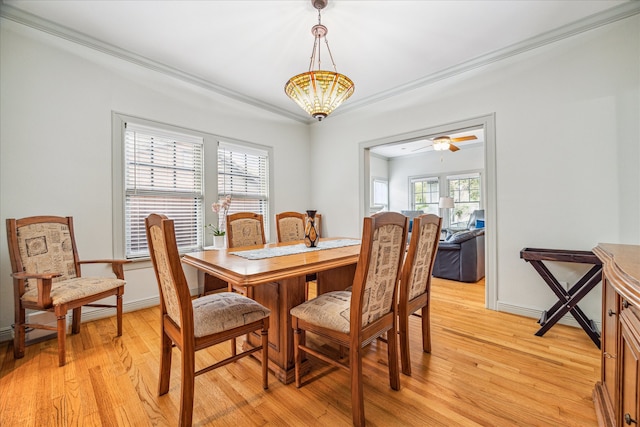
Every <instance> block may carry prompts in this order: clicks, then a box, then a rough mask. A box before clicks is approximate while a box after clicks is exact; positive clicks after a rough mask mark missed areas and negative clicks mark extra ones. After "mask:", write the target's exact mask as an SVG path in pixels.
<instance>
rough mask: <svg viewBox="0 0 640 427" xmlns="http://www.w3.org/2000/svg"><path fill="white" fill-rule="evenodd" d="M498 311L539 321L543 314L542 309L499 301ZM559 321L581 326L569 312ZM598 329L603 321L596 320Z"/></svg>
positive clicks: (576, 326) (568, 324)
mask: <svg viewBox="0 0 640 427" xmlns="http://www.w3.org/2000/svg"><path fill="white" fill-rule="evenodd" d="M497 309H498V311H502V312H505V313H511V314H517V315H518V316H524V317H531V318H533V319H535V321H537V320H538V319H540V317H541V316H542V313H543V311H542V310H536V309H533V308H527V307H521V306H518V305H513V304H509V303H505V302H501V301H498V305H497ZM558 323H560V324H562V325H567V326H573V327H575V328H580V327H581V326H580V324H579V323H578V322H577V321H576V319H574V317H573V316H572V315H571V314H569V313H567V314H566V315H565V316H563V317H562V319H560V320H559V321H558ZM595 324H596V327H597V328H598V331H601V330H602V322H595Z"/></svg>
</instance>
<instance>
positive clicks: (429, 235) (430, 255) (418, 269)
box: [408, 215, 441, 300]
mask: <svg viewBox="0 0 640 427" xmlns="http://www.w3.org/2000/svg"><path fill="white" fill-rule="evenodd" d="M440 224H441V220H440V218H439V217H438V216H436V215H422V216H421V221H420V228H419V230H417V231H418V233H416V235H415V236H413V235H412V236H411V237H412V241H411V243H410V244H412V245H415V251H416V252H415V255H414V259H413V262H412V263H411V266H410V271H409V275H408V293H409V300H412V299H413V298H415V297H417V296H418V295H421V294H423V293H425V292H427V291H428V289H427V287H428V285H429V284H430V282H431V271H432V270H433V261H434V259H435V253H436V250H437V248H438V240H439V238H440ZM413 239H416V240H415V241H414V240H413Z"/></svg>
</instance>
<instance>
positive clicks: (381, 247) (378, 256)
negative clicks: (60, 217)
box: [291, 225, 404, 333]
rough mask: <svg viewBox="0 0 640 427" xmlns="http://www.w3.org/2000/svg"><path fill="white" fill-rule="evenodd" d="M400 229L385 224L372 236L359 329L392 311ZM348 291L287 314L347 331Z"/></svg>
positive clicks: (328, 295)
mask: <svg viewBox="0 0 640 427" xmlns="http://www.w3.org/2000/svg"><path fill="white" fill-rule="evenodd" d="M402 231H403V230H402V227H399V226H397V225H385V226H383V227H380V228H378V229H377V230H376V231H375V232H374V234H373V245H372V248H371V258H370V263H369V274H368V275H367V280H366V283H365V291H364V296H363V301H362V304H363V307H362V327H364V326H366V325H368V324H369V323H371V322H373V321H375V320H376V319H379V318H380V317H382V316H383V315H385V314H387V313H389V312H390V311H391V310H392V302H393V291H394V287H395V280H396V278H397V274H398V258H399V257H400V256H401V255H402V254H404V242H403V240H402ZM350 309H351V292H350V291H337V292H328V293H326V294H322V295H320V296H318V297H317V298H313V299H311V300H309V301H307V302H305V303H302V304H300V305H298V306H297V307H294V308H293V309H291V315H292V316H295V317H297V318H299V319H302V320H305V321H307V322H310V323H313V324H316V325H320V326H323V327H326V328H329V329H333V330H335V331H340V332H345V333H348V332H349V329H350V325H349V320H350V317H349V316H350Z"/></svg>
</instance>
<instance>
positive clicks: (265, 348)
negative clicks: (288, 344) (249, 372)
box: [261, 327, 269, 390]
mask: <svg viewBox="0 0 640 427" xmlns="http://www.w3.org/2000/svg"><path fill="white" fill-rule="evenodd" d="M261 334H262V388H263V389H265V390H267V389H268V388H269V329H268V328H265V327H263V328H262V331H261Z"/></svg>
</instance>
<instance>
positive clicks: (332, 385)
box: [0, 279, 600, 427]
mask: <svg viewBox="0 0 640 427" xmlns="http://www.w3.org/2000/svg"><path fill="white" fill-rule="evenodd" d="M314 292H315V288H314V287H313V286H311V287H310V293H311V294H312V295H313V293H314ZM432 293H433V295H432V307H431V315H432V352H431V353H430V354H426V353H423V352H422V344H421V342H420V319H419V318H418V317H416V316H412V317H411V319H410V325H409V337H410V345H411V361H412V369H413V375H412V376H411V377H407V376H404V375H402V376H401V378H400V380H401V389H400V390H399V391H394V390H391V389H390V387H389V379H388V372H387V368H386V366H385V364H386V363H387V357H386V351H387V350H386V343H383V342H379V341H378V342H375V343H373V344H371V345H370V346H369V347H368V348H367V349H365V350H364V352H365V358H364V361H363V365H364V367H363V372H364V379H363V381H364V397H365V415H366V418H367V423H368V424H369V425H372V426H387V425H406V426H452V425H462V426H497V427H501V426H504V427H507V426H509V427H510V426H540V425H544V426H575V427H590V426H596V425H597V419H596V413H595V410H594V406H593V402H592V399H591V396H592V391H593V387H594V385H595V382H596V381H598V380H599V377H600V352H599V350H598V349H597V348H596V347H595V346H594V345H593V343H592V342H591V340H590V339H589V337H588V336H587V335H586V334H585V333H584V331H582V329H580V328H574V327H569V326H564V325H556V326H554V327H553V328H552V329H551V330H549V331H548V332H547V333H546V334H545V336H544V337H537V336H535V335H534V334H535V332H536V330H537V329H538V324H537V323H536V320H535V319H531V318H525V317H520V316H515V315H511V314H506V313H498V312H494V311H490V310H486V309H485V308H484V283H483V282H479V283H477V284H467V283H458V282H452V281H447V280H442V279H434V281H433V283H432ZM123 324H124V333H123V336H122V337H115V335H114V331H115V322H114V319H111V318H109V319H101V320H98V321H94V322H89V323H85V324H83V325H82V328H81V332H80V334H78V335H68V336H67V365H66V366H64V367H57V343H56V341H55V340H51V341H46V342H42V343H38V344H34V345H32V346H29V347H27V349H26V353H25V357H24V358H23V359H20V360H14V359H13V350H12V348H11V345H10V343H1V344H0V425H3V426H4V425H55V426H76V425H83V426H84V425H88V426H91V425H96V426H98V425H102V426H106V425H123V426H129V425H131V426H133V425H135V426H144V425H149V426H151V425H154V426H171V425H175V424H176V422H177V417H178V406H179V400H180V357H181V355H180V352H179V351H177V350H176V351H174V354H173V365H172V369H171V385H170V390H169V393H168V394H167V395H165V396H162V397H158V396H157V389H158V369H159V367H158V364H159V359H158V356H159V347H160V338H159V312H158V308H157V307H154V308H149V309H144V310H140V311H137V312H134V313H126V314H125V315H124V319H123ZM310 340H311V341H312V342H313V339H312V338H310ZM228 353H229V345H228V344H226V343H225V344H221V345H218V346H215V347H211V348H209V349H207V350H203V351H201V352H199V353H198V354H197V355H196V364H197V365H202V366H204V364H206V363H208V362H210V361H212V360H219V359H221V358H222V357H223V356H225V355H228ZM310 364H311V372H310V373H309V374H308V375H307V376H305V377H304V385H303V387H301V388H300V389H297V388H296V387H295V385H294V384H289V385H284V384H282V383H280V382H279V381H277V380H276V379H275V377H273V376H271V377H270V381H269V390H267V391H263V390H262V387H261V381H260V364H259V363H258V361H257V360H254V359H252V358H249V359H242V360H240V361H239V362H236V363H234V364H231V365H227V366H225V367H223V368H220V369H218V370H216V371H213V372H210V373H207V374H205V375H201V376H199V377H197V378H196V386H195V403H194V426H214V425H215V426H232V427H237V426H238V425H265V424H272V425H308V426H325V425H332V426H349V425H351V406H350V397H349V396H350V392H349V377H348V375H347V373H346V372H343V371H342V370H338V369H336V368H333V367H329V366H328V365H326V364H324V363H323V362H321V361H318V360H316V359H314V358H313V357H310Z"/></svg>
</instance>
